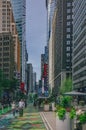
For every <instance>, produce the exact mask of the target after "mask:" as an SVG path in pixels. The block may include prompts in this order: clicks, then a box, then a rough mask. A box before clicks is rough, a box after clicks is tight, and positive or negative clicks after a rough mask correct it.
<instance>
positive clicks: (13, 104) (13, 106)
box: [11, 101, 16, 117]
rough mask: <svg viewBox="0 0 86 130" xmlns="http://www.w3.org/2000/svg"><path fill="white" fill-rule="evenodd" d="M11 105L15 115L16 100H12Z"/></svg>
mask: <svg viewBox="0 0 86 130" xmlns="http://www.w3.org/2000/svg"><path fill="white" fill-rule="evenodd" d="M11 106H12V112H13V116H14V117H15V113H16V104H15V102H14V101H13V102H12V104H11Z"/></svg>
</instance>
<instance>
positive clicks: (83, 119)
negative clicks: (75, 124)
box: [78, 112, 86, 130]
mask: <svg viewBox="0 0 86 130" xmlns="http://www.w3.org/2000/svg"><path fill="white" fill-rule="evenodd" d="M78 120H79V123H80V125H81V127H82V130H86V112H85V113H82V114H80V115H79V116H78Z"/></svg>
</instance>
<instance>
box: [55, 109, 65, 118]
mask: <svg viewBox="0 0 86 130" xmlns="http://www.w3.org/2000/svg"><path fill="white" fill-rule="evenodd" d="M65 114H66V110H65V108H60V109H59V110H58V111H57V115H58V117H59V119H60V120H64V119H65Z"/></svg>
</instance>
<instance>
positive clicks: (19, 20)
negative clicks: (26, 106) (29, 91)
mask: <svg viewBox="0 0 86 130" xmlns="http://www.w3.org/2000/svg"><path fill="white" fill-rule="evenodd" d="M11 4H12V9H13V16H14V20H15V23H16V27H17V31H18V35H19V40H20V51H21V60H20V61H21V73H22V82H24V83H25V84H26V68H27V67H26V60H27V59H26V29H25V28H26V0H11Z"/></svg>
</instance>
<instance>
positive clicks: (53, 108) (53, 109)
mask: <svg viewBox="0 0 86 130" xmlns="http://www.w3.org/2000/svg"><path fill="white" fill-rule="evenodd" d="M52 111H55V103H54V102H52Z"/></svg>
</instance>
